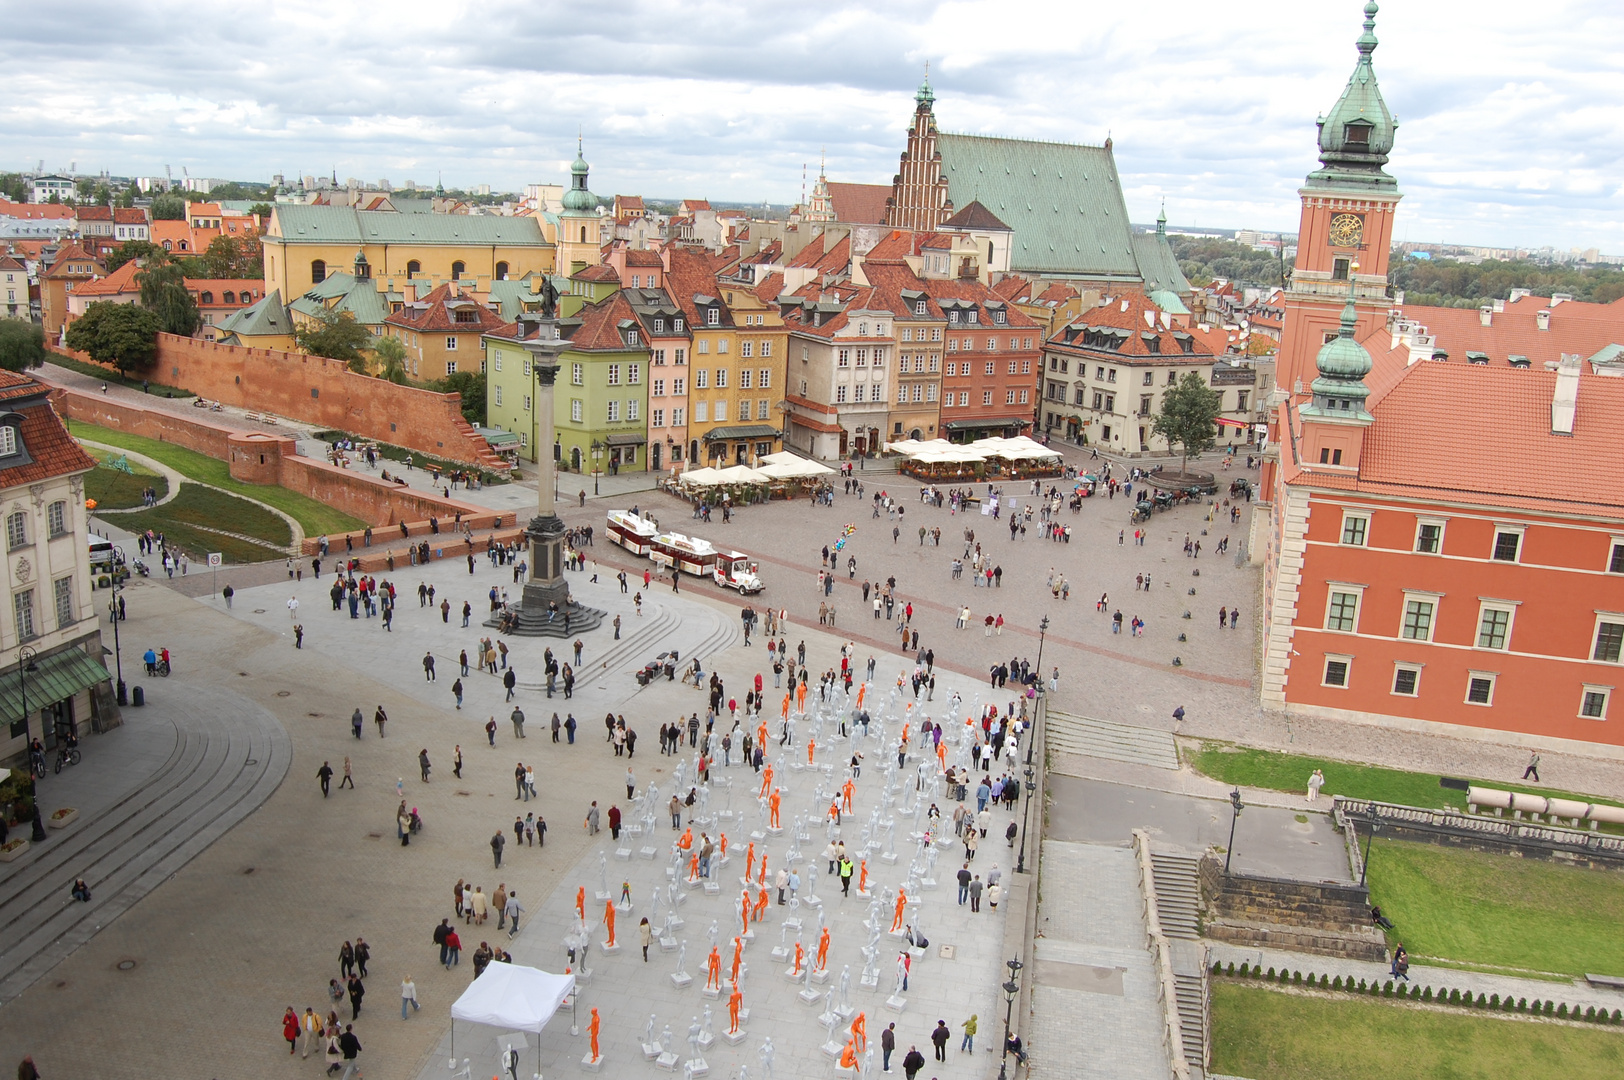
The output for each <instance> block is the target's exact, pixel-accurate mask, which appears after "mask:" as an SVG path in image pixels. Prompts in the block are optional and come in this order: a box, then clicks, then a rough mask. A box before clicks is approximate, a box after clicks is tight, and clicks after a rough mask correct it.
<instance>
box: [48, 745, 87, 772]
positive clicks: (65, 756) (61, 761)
mask: <svg viewBox="0 0 1624 1080" xmlns="http://www.w3.org/2000/svg"><path fill="white" fill-rule="evenodd" d="M79 761H80V754H79V748H78V747H77V746H62V747H58V748H57V751H56V769H55V771H56V772H58V773H60V772H61V771H62V766H63V765H77V764H79ZM40 775H41V776H44V775H45V771H44V769H43V768H41V770H40Z"/></svg>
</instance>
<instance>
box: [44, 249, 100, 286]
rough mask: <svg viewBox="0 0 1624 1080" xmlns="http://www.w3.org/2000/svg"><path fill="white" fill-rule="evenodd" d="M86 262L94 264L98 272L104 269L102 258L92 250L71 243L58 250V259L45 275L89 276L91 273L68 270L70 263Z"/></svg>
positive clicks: (80, 263)
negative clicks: (98, 257) (91, 251)
mask: <svg viewBox="0 0 1624 1080" xmlns="http://www.w3.org/2000/svg"><path fill="white" fill-rule="evenodd" d="M85 263H91V264H94V266H95V272H96V273H100V272H101V270H102V264H101V260H99V259H97V258H96V257H95V256H93V255H91V254H90V252H88V251H86V250H85V249H84V248H82V247H80V246H79V245H78V244H69V245H68V246H67V247H65V248H63V249H62V250H61V251H59V252H57V255H56V261H55V262H53V263H52V264H51V266H50V269H48V270H46V271H45V276H46V277H53V278H54V277H88V276H89V275H87V274H84V273H82V272H80V271H69V270H68V266H69V264H74V265H82V264H85Z"/></svg>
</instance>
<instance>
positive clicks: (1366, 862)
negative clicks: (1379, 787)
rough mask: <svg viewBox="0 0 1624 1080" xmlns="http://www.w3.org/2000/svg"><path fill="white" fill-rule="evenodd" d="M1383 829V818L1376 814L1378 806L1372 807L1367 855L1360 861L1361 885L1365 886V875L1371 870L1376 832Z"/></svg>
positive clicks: (1367, 837)
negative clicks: (1372, 845) (1371, 848)
mask: <svg viewBox="0 0 1624 1080" xmlns="http://www.w3.org/2000/svg"><path fill="white" fill-rule="evenodd" d="M1381 831H1382V823H1381V819H1380V818H1378V817H1377V816H1376V808H1375V807H1374V806H1373V807H1371V808H1370V832H1369V833H1368V834H1367V835H1366V836H1365V857H1364V858H1363V859H1361V860H1360V861H1359V887H1360V888H1361V889H1362V888H1364V887H1365V875H1366V874H1368V873H1369V872H1370V845H1371V844H1373V843H1375V841H1376V834H1377V833H1379V832H1381Z"/></svg>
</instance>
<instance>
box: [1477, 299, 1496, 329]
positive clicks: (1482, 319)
mask: <svg viewBox="0 0 1624 1080" xmlns="http://www.w3.org/2000/svg"><path fill="white" fill-rule="evenodd" d="M1477 321H1478V322H1479V324H1481V325H1483V326H1492V325H1493V324H1494V307H1493V305H1491V304H1484V305H1483V306H1482V307H1480V308H1478V309H1477Z"/></svg>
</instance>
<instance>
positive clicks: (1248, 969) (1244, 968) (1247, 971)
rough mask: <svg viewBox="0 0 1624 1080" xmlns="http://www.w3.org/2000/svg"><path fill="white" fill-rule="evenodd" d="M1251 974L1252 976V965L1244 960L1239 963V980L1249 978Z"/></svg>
mask: <svg viewBox="0 0 1624 1080" xmlns="http://www.w3.org/2000/svg"><path fill="white" fill-rule="evenodd" d="M1251 974H1252V965H1251V964H1249V963H1247V962H1246V961H1244V960H1243V961H1241V978H1243V979H1245V978H1250V977H1251Z"/></svg>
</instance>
